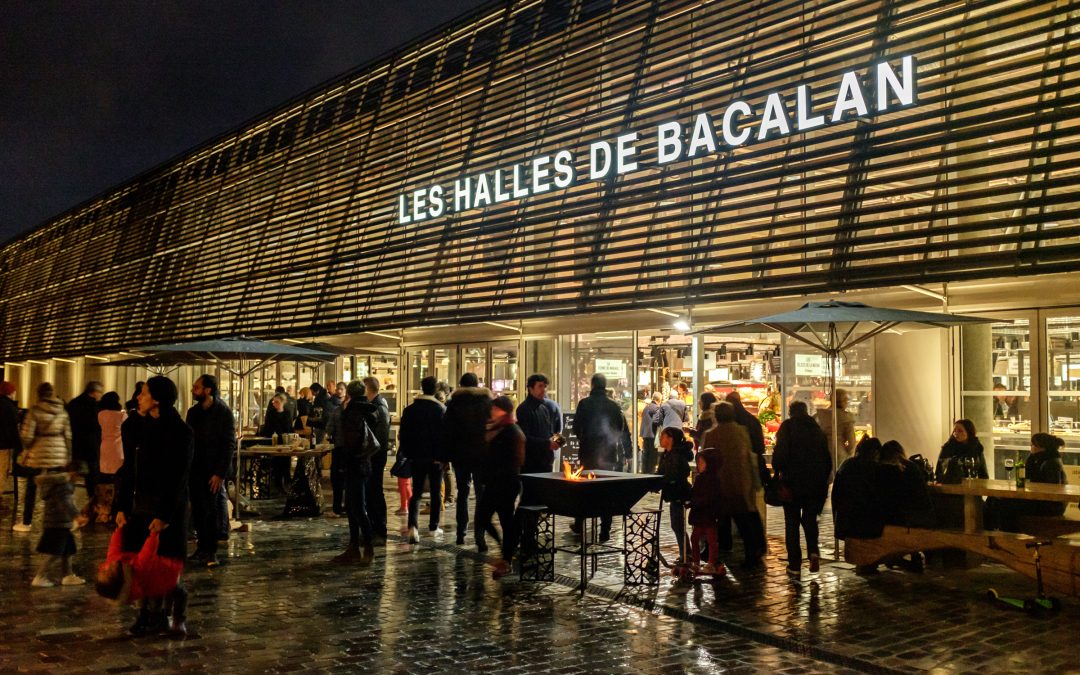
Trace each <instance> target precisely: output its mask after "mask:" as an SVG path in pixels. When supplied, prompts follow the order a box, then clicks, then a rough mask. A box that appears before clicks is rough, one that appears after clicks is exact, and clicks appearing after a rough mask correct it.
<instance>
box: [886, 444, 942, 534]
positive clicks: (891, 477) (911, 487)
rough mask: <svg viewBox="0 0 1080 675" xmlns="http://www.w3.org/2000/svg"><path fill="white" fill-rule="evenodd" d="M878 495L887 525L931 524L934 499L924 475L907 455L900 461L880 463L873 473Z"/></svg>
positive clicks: (915, 525)
mask: <svg viewBox="0 0 1080 675" xmlns="http://www.w3.org/2000/svg"><path fill="white" fill-rule="evenodd" d="M875 481H876V483H877V499H878V502H879V503H880V505H881V512H882V517H883V519H884V521H885V523H886V524H888V525H903V526H904V527H934V526H935V518H934V502H933V500H932V499H931V497H930V490H929V489H928V488H927V487H926V476H925V474H924V472H923V471H922V470H919V469H918V468H917V467H916V466H915V465H914V464H912V463H911V462H909V461H907V460H906V459H903V460H900V465H899V466H898V465H895V464H880V465H878V467H877V472H876V474H875Z"/></svg>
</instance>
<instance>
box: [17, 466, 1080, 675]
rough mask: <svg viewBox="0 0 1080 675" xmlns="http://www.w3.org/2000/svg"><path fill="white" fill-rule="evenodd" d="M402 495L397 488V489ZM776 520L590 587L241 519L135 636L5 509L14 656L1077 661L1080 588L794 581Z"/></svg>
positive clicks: (74, 663)
mask: <svg viewBox="0 0 1080 675" xmlns="http://www.w3.org/2000/svg"><path fill="white" fill-rule="evenodd" d="M388 487H389V486H388ZM395 496H396V495H395V493H394V492H393V491H392V490H389V489H388V493H387V500H388V502H389V503H391V504H393V503H395V499H394V497H395ZM644 505H645V504H644V503H643V506H644ZM260 508H261V509H262V510H263V512H264V513H266V514H269V513H272V512H274V507H273V505H272V504H268V503H260ZM666 515H667V514H665V523H664V525H663V527H662V534H663V538H662V541H663V549H664V554H665V556H666V557H667V558H668V559H669V560H670V559H673V558H674V550H675V549H674V545H673V540H672V538H671V534H670V530H669V528H668V526H667V523H666ZM5 516H8V514H5ZM392 519H393V520H394V522H395V523H396V522H398V521H403V519H400V518H397V517H393V516H392ZM769 525H770V527H769V530H770V549H771V550H770V556H769V558H768V563H767V565H766V566H765V567H764V568H762V569H758V570H755V571H749V572H747V571H743V570H741V569H739V568H738V566H737V565H735V566H733V569H732V570H731V571H730V572H729V574H728V576H727V577H726V578H725V579H723V580H721V581H719V582H716V583H701V584H697V585H695V586H693V587H691V588H690V589H689V591H688V592H686V593H678V592H673V588H672V586H671V585H670V583H669V581H668V580H667V579H664V580H663V581H662V582H661V585H660V586H659V587H658V588H657V587H640V588H623V586H622V583H621V563H619V562H617V560H616V559H609V560H607V561H603V562H601V565H600V570H599V572H598V574H597V576H596V577H595V578H594V580H593V582H592V584H591V585H590V590H589V592H588V593H586V594H585V595H581V594H579V593H577V592H576V591H575V590H573V588H572V586H573V584H574V583H576V575H577V562H576V560H575V559H571V558H569V557H568V556H566V557H563V556H560V558H559V560H558V561H557V568H558V572H559V574H560V579H559V583H554V584H532V583H522V582H520V581H517V579H516V576H511V577H507V578H506V579H503V580H502V581H493V580H492V579H491V576H490V568H489V567H487V566H486V565H485V564H484V562H483V560H482V559H481V557H480V556H479V555H478V554H477V553H476V552H475V549H474V548H473V547H471V546H466V547H465V548H459V547H456V546H454V545H453V543H452V542H453V541H454V537H453V526H452V523H444V527H445V528H446V529H447V537H446V539H445V543H434V542H433V541H432V540H431V539H430V538H428V537H426V536H425V537H424V538H423V541H422V543H421V544H420V545H419V546H409V545H407V544H405V543H403V540H400V539H399V540H392V541H391V543H390V545H388V546H387V547H386V549H385V551H382V550H380V551H379V553H378V554H377V556H376V559H375V562H374V563H373V564H372V565H371V566H370V567H342V566H337V565H333V564H331V563H330V562H329V560H330V558H331V557H332V556H333V555H334V554H335V553H337V552H338V551H340V550H341V548H342V546H343V544H344V540H345V538H346V536H347V534H346V527H345V521H344V520H343V519H335V518H328V517H320V518H313V519H296V520H273V519H269V520H260V521H256V522H255V523H254V527H253V530H252V532H249V533H244V534H235V535H234V536H233V538H232V540H231V541H230V543H229V547H228V551H229V559H228V564H226V565H224V566H222V567H219V568H216V569H212V570H195V571H192V572H190V573H188V574H186V575H185V577H186V578H185V582H186V584H187V586H188V589H189V591H190V593H191V607H190V610H189V620H188V625H189V630H190V631H191V634H190V635H189V637H188V638H187V639H186V640H183V641H176V640H168V639H166V638H164V637H153V638H149V637H148V638H139V639H135V638H129V637H127V636H126V633H125V629H126V626H127V625H128V624H129V623H130V621H131V620H132V618H133V612H132V610H130V609H127V608H125V609H118V608H117V607H116V606H115V605H113V604H111V603H109V602H107V601H105V600H102V599H101V598H99V597H97V596H96V595H95V593H94V591H93V588H92V586H90V585H86V586H76V587H57V588H51V589H31V588H30V585H29V582H30V579H31V576H32V573H33V569H34V566H35V565H36V563H37V558H38V556H36V555H35V554H33V548H34V546H35V545H36V543H37V539H38V537H39V535H40V530H39V527H40V525H39V524H35V528H34V531H33V532H32V533H31V534H29V535H26V534H14V533H12V532H11V531H10V529H9V528H10V517H5V519H4V528H3V531H2V532H0V636H2V638H0V672H16V671H37V672H64V673H67V672H78V671H93V672H133V671H137V670H142V671H154V670H157V671H172V672H176V671H203V670H205V671H217V672H226V673H227V672H265V671H269V672H283V671H297V670H314V671H320V672H321V671H348V672H388V673H413V672H415V673H431V672H480V671H488V672H552V673H578V672H597V673H621V672H657V673H660V672H662V673H678V672H693V673H711V672H743V673H751V672H763V671H769V672H774V673H813V672H821V673H836V672H855V671H875V670H876V671H884V672H888V671H904V672H934V673H967V672H970V673H976V672H977V673H988V672H1008V671H1012V672H1054V673H1065V672H1080V646H1078V645H1077V636H1078V635H1080V610H1078V609H1077V605H1078V604H1080V603H1077V602H1076V601H1074V600H1066V608H1065V610H1064V611H1063V612H1062V613H1061V614H1060V615H1058V616H1056V617H1048V618H1031V617H1028V616H1026V615H1024V614H1020V613H1011V612H1008V611H1004V610H999V609H996V608H993V607H991V606H989V605H988V604H987V603H986V601H985V600H984V599H983V592H984V591H985V589H986V588H987V587H988V586H991V585H992V586H996V587H997V588H999V589H1000V590H1002V591H1007V592H1011V593H1017V594H1030V592H1031V590H1032V588H1031V586H1032V585H1031V584H1029V583H1028V582H1027V580H1026V579H1024V578H1022V577H1020V576H1019V575H1015V574H1012V573H1011V572H1008V571H1006V570H1004V568H1001V567H998V566H991V565H984V566H982V567H980V568H978V569H977V570H972V571H968V572H964V571H953V570H950V571H941V570H936V569H928V570H927V572H926V573H925V574H923V575H912V574H907V573H902V572H891V571H886V570H884V568H883V571H882V573H881V574H879V575H877V576H874V577H868V578H864V577H858V576H856V575H855V574H854V572H853V570H851V569H850V568H849V567H848V566H847V565H844V564H842V563H841V564H824V565H823V566H822V570H821V572H820V573H818V574H817V575H809V574H808V573H806V572H805V571H804V574H803V583H802V584H801V585H796V584H793V583H791V582H790V581H788V579H787V577H786V575H785V573H784V564H783V555H784V554H783V541H782V540H781V539H780V538H779V537H777V536H775V534H776V532H775V530H776V529H777V527H778V525H782V517H781V516H780V514H779V513H771V514H770V523H769ZM565 527H566V523H565V521H562V520H561V519H560V529H561V530H565ZM559 536H560V537H562V536H563V535H562V534H561V533H560V535H559ZM566 536H568V535H566ZM619 536H620V535H619V532H618V528H616V540H618V538H619ZM78 538H79V540H80V541H79V543H80V547H81V550H80V552H79V554H78V555H77V557H76V562H75V564H76V571H77V572H78V573H80V574H82V575H84V576H90V575H91V574H92V569H93V567H94V566H96V564H97V562H98V561H100V560H101V558H102V557H103V555H104V549H105V546H106V543H107V538H108V533H107V532H105V531H104V530H101V529H98V530H96V531H89V532H84V533H82V534H80V535H78ZM468 541H469V542H470V543H471V541H472V539H471V537H470V538H469V540H468ZM566 543H569V540H567V541H566ZM823 543H824V539H823ZM735 560H737V558H735V557H734V556H732V562H734V561H735ZM563 575H565V576H563ZM571 577H573V578H571Z"/></svg>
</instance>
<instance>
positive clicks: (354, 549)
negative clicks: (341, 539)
mask: <svg viewBox="0 0 1080 675" xmlns="http://www.w3.org/2000/svg"><path fill="white" fill-rule="evenodd" d="M370 547H371V544H370V543H369V544H368V545H367V546H365V547H364V550H365V551H366V550H367V549H368V548H370ZM362 560H363V554H362V553H360V546H359V545H358V544H355V543H350V544H349V545H348V547H346V549H345V550H344V551H343V552H342V553H339V554H338V555H336V556H334V557H333V558H331V559H330V562H332V563H336V564H339V565H347V564H351V563H358V562H361V561H362Z"/></svg>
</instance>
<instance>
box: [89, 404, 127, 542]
mask: <svg viewBox="0 0 1080 675" xmlns="http://www.w3.org/2000/svg"><path fill="white" fill-rule="evenodd" d="M99 407H100V410H98V425H99V426H101V453H100V455H101V475H100V476H99V478H98V485H97V488H98V489H97V495H96V496H97V499H96V500H95V501H96V502H97V504H96V506H97V519H96V520H97V522H99V523H107V522H109V520H110V519H111V518H112V503H113V499H115V497H116V484H115V483H116V472H117V471H119V470H120V467H121V466H122V465H123V464H124V442H123V440H122V437H121V434H120V428H121V426H122V425H123V424H124V421H125V420H127V412H125V411H124V409H123V407H122V406H121V405H120V394H118V393H116V392H115V391H110V392H109V393H107V394H105V395H104V396H102V397H101V404H100V406H99Z"/></svg>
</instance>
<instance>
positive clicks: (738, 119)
mask: <svg viewBox="0 0 1080 675" xmlns="http://www.w3.org/2000/svg"><path fill="white" fill-rule="evenodd" d="M871 81H872V82H871ZM871 84H872V86H871ZM916 89H917V87H916V72H915V57H913V56H904V57H902V58H901V59H900V73H899V74H897V71H896V69H894V68H893V66H892V64H890V63H889V62H888V61H882V62H880V63H877V64H875V65H874V66H873V67H872V68H870V70H869V71H868V72H867V73H866V74H865V78H863V77H860V73H859V71H855V70H851V71H848V72H845V73H844V74H843V75H841V76H840V78H839V81H838V82H837V83H836V86H835V91H834V93H832V94H831V95H830V101H831V105H827V106H822V107H815V106H814V103H813V96H812V92H811V89H810V86H809V85H805V84H803V85H799V86H798V87H797V88H796V89H795V91H794V93H792V92H779V91H774V92H771V93H769V94H768V95H767V96H766V97H765V102H764V104H763V105H761V106H760V107H759V108H758V109H755V108H754V107H752V106H751V105H750V104H749V103H747V102H746V101H732V102H731V103H729V104H728V105H727V107H726V108H724V109H723V110H722V111H712V112H709V111H705V112H700V113H697V114H695V115H694V117H693V119H692V120H690V121H688V122H686V123H684V122H682V121H678V120H673V121H668V122H663V123H661V124H659V125H657V126H656V127H655V129H653V130H652V131H651V132H650V134H651V135H652V136H653V137H654V138H655V141H656V143H655V146H651V147H655V148H656V150H655V152H656V154H655V156H652V157H645V156H642V155H640V154H639V153H638V147H637V144H638V141H639V140H640V139H641V138H642V136H641V135H639V133H638V132H637V131H631V132H629V133H626V134H622V135H619V136H617V137H616V138H615V139H614V140H613V141H609V140H597V141H593V142H592V143H590V144H589V146H588V150H587V153H586V154H587V160H588V164H587V172H588V176H589V179H590V180H604V179H606V178H609V177H610V176H613V175H622V174H625V173H629V172H632V171H637V170H638V169H640V168H642V166H644V165H649V164H652V165H663V164H669V163H671V162H675V161H680V160H687V159H694V158H696V157H701V156H705V155H709V154H715V153H718V152H722V151H724V149H725V148H733V147H737V146H740V145H743V144H746V143H748V142H750V141H751V140H752V139H756V140H758V141H764V140H767V139H770V138H778V137H782V136H787V135H789V134H792V133H803V132H806V131H810V130H813V129H816V128H818V127H823V126H827V125H829V124H837V123H840V122H844V121H847V120H849V119H851V118H853V117H866V116H868V115H870V114H871V109H873V111H874V113H885V112H889V111H890V110H894V109H897V108H902V107H906V106H911V105H914V104H915V102H916V98H917V97H916ZM576 166H577V154H576V153H575V152H573V151H571V150H567V149H560V150H557V151H556V152H553V153H550V154H544V155H539V156H537V157H533V158H530V159H527V160H525V161H522V162H519V163H517V164H513V165H511V166H506V167H501V168H498V169H494V170H493V171H486V172H481V173H477V174H473V175H468V176H463V177H461V178H458V179H457V180H455V181H454V182H453V185H448V184H447V185H444V184H441V183H439V184H434V185H429V186H427V187H423V188H420V189H417V190H412V191H410V192H407V193H403V194H400V195H398V204H397V220H398V224H401V225H404V224H407V223H411V222H415V221H421V220H427V219H432V218H440V217H442V216H445V215H447V214H449V213H461V212H463V211H470V210H473V209H479V208H483V207H485V206H490V205H492V204H500V203H502V202H506V201H510V200H516V199H524V198H526V197H529V196H531V195H536V194H541V193H544V192H548V191H550V190H552V189H565V188H568V187H570V186H571V185H573V184H574V183H576V182H577V180H578V175H577V169H576Z"/></svg>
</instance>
